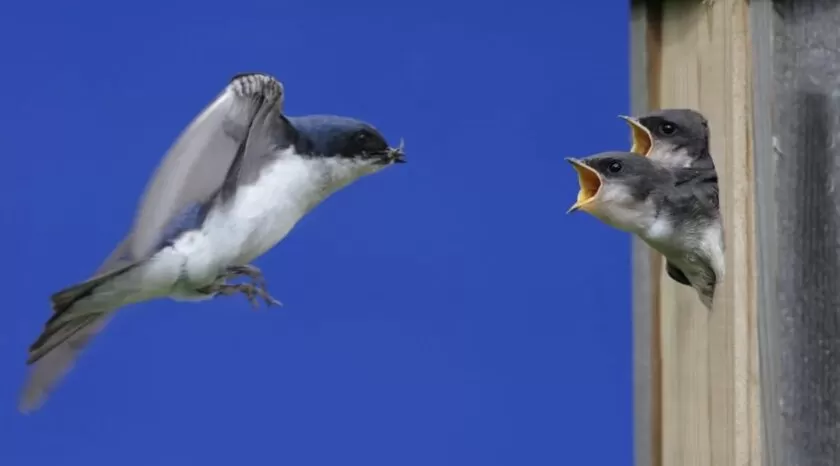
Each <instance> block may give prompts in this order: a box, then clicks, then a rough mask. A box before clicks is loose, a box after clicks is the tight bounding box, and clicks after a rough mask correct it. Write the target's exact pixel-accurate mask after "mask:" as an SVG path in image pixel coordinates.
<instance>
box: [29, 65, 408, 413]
mask: <svg viewBox="0 0 840 466" xmlns="http://www.w3.org/2000/svg"><path fill="white" fill-rule="evenodd" d="M283 102H284V90H283V85H282V84H281V83H280V82H279V81H278V80H277V79H275V78H274V77H272V76H269V75H266V74H258V73H250V74H239V75H236V76H235V77H234V78H233V79H232V80H231V81H230V83H229V84H228V85H227V86H226V87H225V89H224V90H223V91H222V92H221V93H220V94H219V95H218V96H217V97H216V99H215V100H214V101H213V102H212V103H210V105H209V106H207V107H206V108H205V109H204V110H203V111H202V112H201V113H200V114H199V115H198V116H197V117H196V118H195V119H194V120H193V121H192V122H191V123H190V124H189V125H188V126H187V128H186V129H185V130H184V131H183V132H182V133H181V135H180V136H179V137H178V139H177V140H176V141H175V143H174V144H173V145H172V147H171V148H170V149H169V151H168V152H167V154H166V156H165V157H164V160H163V161H162V163H161V164H160V165H159V167H158V169H157V171H156V173H155V175H154V177H153V179H152V180H151V182H150V183H149V184H148V186H147V188H146V192H145V194H144V196H143V198H142V200H141V202H140V204H139V206H138V209H137V214H136V217H135V219H134V225H133V227H132V229H131V231H130V232H129V233H128V234H127V235H126V236H125V238H124V239H123V240H122V242H120V243H119V244H118V245H117V247H116V248H115V250H114V251H113V252H112V253H111V255H110V256H109V257H108V258H107V259H106V260H105V261H104V263H103V264H102V265H101V266H100V267H99V269H98V270H97V271H96V272H95V274H94V275H93V277H92V278H90V279H89V280H87V281H85V282H82V283H79V284H76V285H73V286H71V287H68V288H65V289H63V290H61V291H59V292H57V293H55V294H54V295H52V297H51V301H52V308H53V314H52V316H51V317H50V319H49V320H48V321H47V323H46V325H45V326H44V329H43V332H42V333H41V335H40V337H39V338H38V339H37V340H36V341H35V342H34V343H33V344H32V345H31V346H30V348H29V357H28V360H27V363H28V364H29V365H31V366H32V367H31V371H30V374H29V376H28V380H27V382H26V384H25V386H24V388H23V392H22V395H21V400H20V409H21V410H22V411H30V410H33V409H36V408H38V407H39V406H40V405H41V404H42V403H43V399H44V398H45V397H46V395H47V393H48V392H49V391H50V390H51V389H52V388H53V386H54V385H55V384H56V383H57V382H58V380H59V379H60V378H61V377H63V376H64V375H65V374H66V373H67V372H68V371H69V370H70V368H71V367H72V365H73V362H74V360H75V358H76V356H77V355H78V353H79V352H80V351H81V350H82V349H83V348H84V346H85V345H86V344H87V343H88V341H89V340H90V339H91V338H92V337H93V336H94V335H95V334H96V333H98V332H99V331H100V330H102V328H103V327H104V326H105V324H106V323H107V322H108V320H109V319H110V318H111V317H112V316H113V314H114V313H115V312H116V311H117V310H118V309H119V308H121V307H123V306H126V305H129V304H133V303H138V302H141V301H147V300H151V299H156V298H163V297H170V298H172V299H175V300H178V301H200V300H206V299H211V298H213V297H215V296H223V295H232V294H238V293H244V294H245V295H246V297H248V299H249V300H250V301H251V302H252V303H253V304H255V305H256V298H257V297H260V298H262V299H263V300H264V301H265V302H266V303H267V304H269V305H271V304H279V302H278V301H277V300H275V299H274V298H273V297H271V295H270V294H269V293H268V292H267V290H266V288H265V283H264V280H263V277H262V272H261V271H260V270H259V269H258V268H257V267H254V266H253V265H250V262H251V261H253V260H254V259H256V258H257V257H259V256H260V255H262V254H264V253H265V252H267V251H268V250H269V249H271V248H272V247H273V246H274V245H276V244H277V243H278V242H279V241H280V240H282V239H283V238H284V237H285V236H286V235H287V234H288V233H289V231H290V230H291V229H292V228H293V227H294V226H295V224H296V223H297V222H298V221H299V220H300V219H301V218H302V217H303V216H304V215H306V214H307V213H308V212H309V211H311V210H312V209H313V208H314V207H315V206H317V205H318V204H319V203H320V202H321V201H323V200H324V199H326V198H327V197H328V196H329V195H330V194H332V193H334V192H336V191H338V190H339V189H341V188H342V187H345V186H347V185H348V184H350V183H352V182H354V181H355V180H357V179H359V178H360V177H362V176H364V175H369V174H372V173H375V172H378V171H379V170H381V169H383V168H384V167H386V166H389V165H391V164H394V163H403V162H405V159H404V154H403V150H402V143H400V146H399V147H390V146H389V145H388V143H387V142H386V141H385V139H384V137H383V136H382V135H381V134H380V133H379V132H378V131H377V130H376V129H375V128H374V127H373V126H371V125H369V124H368V123H365V122H362V121H359V120H355V119H352V118H346V117H340V116H332V115H311V116H301V117H287V116H284V115H283V113H282V112H283ZM235 277H246V278H249V279H250V283H239V284H231V283H228V280H229V279H233V278H235Z"/></svg>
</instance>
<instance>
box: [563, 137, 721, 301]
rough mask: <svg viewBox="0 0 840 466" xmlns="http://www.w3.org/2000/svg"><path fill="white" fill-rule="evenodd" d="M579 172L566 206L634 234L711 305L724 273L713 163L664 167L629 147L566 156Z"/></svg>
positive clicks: (572, 210) (570, 210) (571, 210)
mask: <svg viewBox="0 0 840 466" xmlns="http://www.w3.org/2000/svg"><path fill="white" fill-rule="evenodd" d="M566 160H567V161H568V162H569V163H571V164H572V166H573V167H574V169H575V171H576V172H577V175H578V184H579V185H580V191H579V192H578V197H577V201H576V202H575V203H574V205H572V207H571V208H570V209H569V213H571V212H574V211H576V210H581V211H584V212H587V213H589V214H591V215H593V216H595V217H596V218H598V219H599V220H601V221H603V222H604V223H606V224H608V225H610V226H612V227H614V228H617V229H619V230H623V231H626V232H630V233H632V234H635V235H637V236H638V237H640V238H641V239H642V240H644V241H645V242H646V243H647V244H649V245H650V246H651V247H652V248H653V249H655V250H657V251H658V252H659V253H661V254H662V255H663V256H665V258H666V259H667V260H668V262H669V263H671V264H673V265H674V266H675V267H677V268H678V269H679V270H680V271H681V273H683V274H684V277H685V279H686V281H687V282H688V284H689V285H690V286H692V287H693V288H694V289H695V290H696V291H697V294H698V296H699V297H700V300H701V301H702V302H703V304H704V305H705V306H706V307H707V308H708V309H711V307H712V300H713V298H714V292H715V286H716V284H717V283H718V281H719V280H720V279H722V277H723V272H724V256H723V232H722V229H721V223H720V211H719V206H718V182H717V173H716V172H715V171H714V169H708V168H706V169H703V168H674V169H668V168H665V167H663V166H661V165H660V164H657V163H656V162H654V161H652V160H650V159H648V158H647V157H639V155H638V154H635V153H631V152H603V153H600V154H596V155H592V156H589V157H586V158H583V159H575V158H567V159H566Z"/></svg>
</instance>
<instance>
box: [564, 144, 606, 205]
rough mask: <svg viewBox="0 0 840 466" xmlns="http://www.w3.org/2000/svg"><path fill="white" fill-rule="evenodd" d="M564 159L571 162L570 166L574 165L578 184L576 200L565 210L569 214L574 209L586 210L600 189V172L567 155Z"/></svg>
mask: <svg viewBox="0 0 840 466" xmlns="http://www.w3.org/2000/svg"><path fill="white" fill-rule="evenodd" d="M566 161H567V162H569V163H570V164H572V167H574V169H575V171H576V172H577V175H578V184H579V185H580V191H578V196H577V201H576V202H575V203H574V205H572V206H571V207H569V210H567V211H566V213H567V214H570V213H572V212H574V211H576V210H582V211H584V212H586V211H588V208H589V206H590V205H591V204H592V202H593V201H594V200H595V198H596V197H597V196H598V191H599V190H600V189H601V184H602V181H601V174H600V173H598V172H597V171H596V170H595V169H594V168H592V167H590V166H589V165H586V164H585V163H583V162H581V161H580V160H578V159H573V158H571V157H567V158H566Z"/></svg>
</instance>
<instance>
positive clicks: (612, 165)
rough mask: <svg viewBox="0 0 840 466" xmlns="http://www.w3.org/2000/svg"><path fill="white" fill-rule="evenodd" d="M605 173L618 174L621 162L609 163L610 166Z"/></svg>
mask: <svg viewBox="0 0 840 466" xmlns="http://www.w3.org/2000/svg"><path fill="white" fill-rule="evenodd" d="M607 171H609V172H610V173H618V172H620V171H621V162H610V164H609V165H607Z"/></svg>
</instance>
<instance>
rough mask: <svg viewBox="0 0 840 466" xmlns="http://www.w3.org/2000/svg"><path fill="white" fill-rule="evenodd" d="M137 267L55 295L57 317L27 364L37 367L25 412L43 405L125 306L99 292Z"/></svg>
mask: <svg viewBox="0 0 840 466" xmlns="http://www.w3.org/2000/svg"><path fill="white" fill-rule="evenodd" d="M134 265H135V264H131V265H127V266H125V267H120V268H118V269H115V270H112V271H109V272H106V273H103V274H100V275H97V276H95V277H93V278H91V279H89V280H87V281H84V282H82V283H79V284H76V285H73V286H70V287H68V288H65V289H63V290H61V291H59V292H57V293H55V294H53V295H52V296H51V298H50V300H51V302H52V308H53V315H52V316H51V317H50V319H49V320H48V321H47V323H46V324H45V325H44V330H43V331H42V332H41V335H40V336H39V337H38V339H37V340H35V342H34V343H32V345H30V347H29V356H28V357H27V360H26V363H27V364H29V365H32V366H33V367H32V369H31V372H30V374H29V377H28V380H27V381H26V385H25V386H24V389H23V393H22V395H21V400H20V409H21V411H31V410H34V409H37V408H38V407H39V406H40V404H41V403H42V401H43V398H44V397H45V396H46V394H47V393H48V391H49V390H50V389H51V388H52V387H53V386H54V385H55V383H56V382H57V381H58V380H59V379H60V378H61V377H63V376H64V375H65V374H66V373H67V372H68V371H69V370H70V368H71V367H72V366H73V362H74V361H75V358H76V356H77V355H78V353H79V352H80V351H81V350H82V349H83V348H84V347H85V346H86V345H87V343H88V342H89V341H90V339H91V338H93V336H94V335H96V334H97V333H98V332H99V331H100V330H102V328H103V327H104V326H105V324H106V323H107V321H108V318H109V317H110V314H111V313H112V312H113V311H115V310H116V309H117V308H118V307H119V306H120V305H121V304H122V303H121V302H119V301H116V302H114V301H111V300H108V299H95V296H94V294H95V293H96V289H97V288H98V287H100V286H102V285H105V284H107V283H108V281H110V280H112V279H114V278H116V277H118V276H119V275H122V274H123V273H125V272H127V271H129V270H130V269H132V268H133V267H134ZM85 298H92V299H85Z"/></svg>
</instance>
